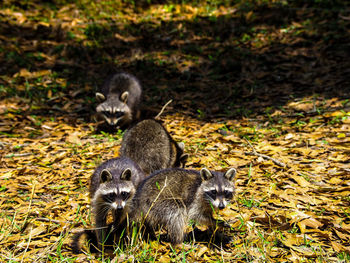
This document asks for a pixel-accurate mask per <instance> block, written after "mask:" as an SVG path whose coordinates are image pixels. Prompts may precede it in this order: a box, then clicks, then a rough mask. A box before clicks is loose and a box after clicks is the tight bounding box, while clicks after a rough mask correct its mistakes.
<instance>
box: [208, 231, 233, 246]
mask: <svg viewBox="0 0 350 263" xmlns="http://www.w3.org/2000/svg"><path fill="white" fill-rule="evenodd" d="M213 241H214V243H215V244H222V245H227V244H229V243H231V242H232V241H233V237H231V236H228V235H225V234H224V233H221V232H216V233H215V235H214V240H213Z"/></svg>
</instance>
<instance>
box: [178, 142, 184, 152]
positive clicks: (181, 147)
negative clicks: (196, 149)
mask: <svg viewBox="0 0 350 263" xmlns="http://www.w3.org/2000/svg"><path fill="white" fill-rule="evenodd" d="M177 146H179V148H180V149H181V150H185V144H184V143H183V142H178V143H177Z"/></svg>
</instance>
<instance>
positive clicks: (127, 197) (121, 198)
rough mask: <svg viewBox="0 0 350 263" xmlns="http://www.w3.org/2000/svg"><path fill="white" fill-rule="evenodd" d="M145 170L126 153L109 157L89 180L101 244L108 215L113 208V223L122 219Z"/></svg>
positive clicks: (98, 237) (97, 234) (143, 176)
mask: <svg viewBox="0 0 350 263" xmlns="http://www.w3.org/2000/svg"><path fill="white" fill-rule="evenodd" d="M144 178H145V174H144V173H143V172H142V170H141V169H140V168H139V166H138V165H137V164H135V163H134V162H133V161H132V160H130V159H129V158H126V157H121V158H114V159H110V160H108V161H106V162H104V163H102V164H101V165H100V166H99V167H98V168H97V169H96V170H95V172H94V173H93V175H92V177H91V184H90V197H91V207H92V212H93V214H94V217H95V225H96V236H97V240H98V244H99V247H100V246H101V244H103V241H104V240H105V239H106V238H107V231H106V226H107V215H108V212H109V211H112V215H113V224H114V225H115V226H117V225H118V224H119V223H120V222H122V221H123V220H124V219H125V217H126V214H127V213H128V209H127V206H126V204H127V203H128V202H130V201H131V199H132V197H133V195H134V193H135V191H136V187H137V186H138V184H139V183H140V182H141V181H142V180H143V179H144Z"/></svg>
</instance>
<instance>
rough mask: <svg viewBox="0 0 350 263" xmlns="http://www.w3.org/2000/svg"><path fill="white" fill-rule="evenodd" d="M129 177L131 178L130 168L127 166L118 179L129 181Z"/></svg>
mask: <svg viewBox="0 0 350 263" xmlns="http://www.w3.org/2000/svg"><path fill="white" fill-rule="evenodd" d="M130 178H131V170H130V169H129V168H126V169H125V170H124V171H123V173H122V174H121V176H120V179H121V180H125V181H130Z"/></svg>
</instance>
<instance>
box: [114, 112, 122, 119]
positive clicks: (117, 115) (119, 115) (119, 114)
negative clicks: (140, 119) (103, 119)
mask: <svg viewBox="0 0 350 263" xmlns="http://www.w3.org/2000/svg"><path fill="white" fill-rule="evenodd" d="M123 115H124V112H122V111H118V112H116V113H115V116H116V117H117V118H119V117H121V116H123Z"/></svg>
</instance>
